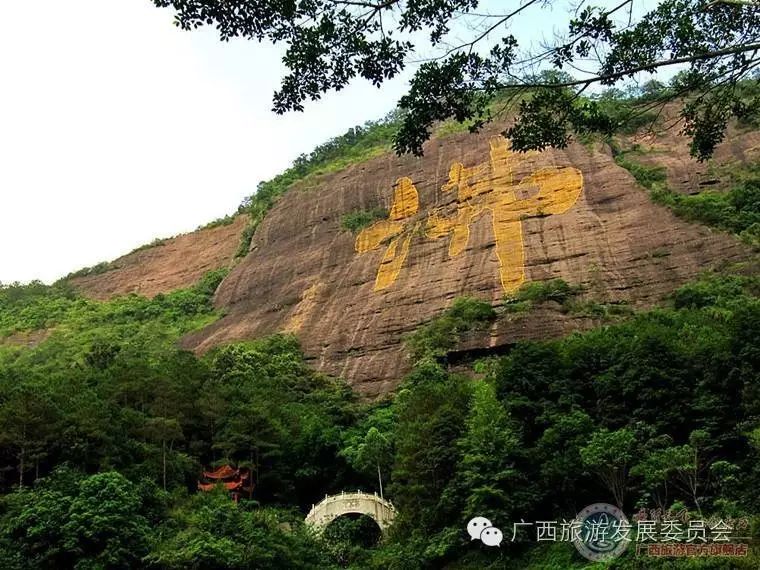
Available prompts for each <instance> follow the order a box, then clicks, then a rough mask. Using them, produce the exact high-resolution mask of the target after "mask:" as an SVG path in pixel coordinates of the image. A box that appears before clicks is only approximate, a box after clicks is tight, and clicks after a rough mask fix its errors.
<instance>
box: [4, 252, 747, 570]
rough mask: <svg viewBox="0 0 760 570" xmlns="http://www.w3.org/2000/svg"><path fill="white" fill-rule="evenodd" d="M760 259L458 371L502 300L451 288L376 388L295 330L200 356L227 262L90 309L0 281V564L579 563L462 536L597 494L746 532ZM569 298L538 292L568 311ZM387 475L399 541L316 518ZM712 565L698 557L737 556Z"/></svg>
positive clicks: (555, 548) (361, 522) (551, 512)
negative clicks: (327, 372)
mask: <svg viewBox="0 0 760 570" xmlns="http://www.w3.org/2000/svg"><path fill="white" fill-rule="evenodd" d="M753 274H754V271H752V268H751V267H746V266H740V267H735V268H733V270H732V271H726V272H723V273H719V274H718V273H716V274H710V275H706V276H705V277H704V278H703V279H700V280H699V281H696V282H694V283H691V284H688V285H686V286H684V287H682V288H680V289H678V290H677V291H676V292H675V293H674V295H673V296H672V298H671V300H670V301H669V306H668V307H665V308H661V309H656V310H651V311H648V312H640V313H637V314H635V315H633V316H631V317H630V318H629V319H627V320H625V321H624V322H621V323H618V324H611V325H608V326H603V327H600V328H598V329H594V330H592V331H589V332H586V333H576V334H573V335H571V336H569V337H566V338H564V339H560V340H555V341H547V342H525V343H520V344H518V345H516V346H515V347H514V348H513V350H512V351H511V352H510V353H509V354H507V355H506V356H501V357H489V358H485V359H481V360H478V361H475V362H473V363H471V365H470V369H471V373H467V374H462V373H456V372H453V371H452V369H451V367H450V366H449V364H448V363H447V361H446V353H447V350H448V349H449V348H451V346H453V345H454V344H456V341H457V338H458V337H459V336H460V335H461V334H463V333H465V332H466V331H468V330H470V329H472V328H477V327H478V326H481V325H482V324H483V323H485V322H487V321H489V320H490V319H493V318H494V308H493V307H491V305H490V304H486V303H483V302H482V301H478V300H476V299H471V298H461V299H458V300H456V301H455V302H454V303H453V304H452V306H451V308H450V309H448V310H447V311H446V312H445V313H444V314H443V315H441V316H440V317H439V318H437V319H435V320H434V321H432V322H430V323H428V324H427V325H425V326H423V327H422V328H420V329H419V330H418V331H417V333H415V334H414V335H412V336H411V337H410V338H409V339H408V340H407V342H408V343H409V347H410V353H411V354H413V355H414V357H415V359H416V365H415V367H414V369H413V371H412V372H411V373H410V374H409V375H408V377H407V378H406V379H405V380H404V382H403V384H402V386H401V387H400V388H399V389H398V390H397V391H396V393H395V395H394V396H393V397H391V398H389V399H388V400H387V401H381V402H374V403H365V402H361V401H359V400H358V399H357V398H356V396H354V395H353V393H352V392H351V390H350V389H349V388H348V387H347V386H346V385H345V384H344V383H342V382H341V381H339V380H337V379H334V378H328V377H325V376H322V375H320V374H317V373H315V372H313V371H312V370H311V369H310V368H309V367H308V366H307V365H306V364H305V362H304V358H303V355H302V354H301V352H300V350H299V347H298V344H297V342H296V340H295V339H294V338H293V337H290V336H284V335H278V336H273V337H269V338H264V339H260V340H257V341H252V342H249V343H239V344H233V345H229V346H225V347H223V348H217V349H215V350H212V351H211V352H209V353H208V354H205V355H204V356H202V357H196V356H195V355H193V354H191V353H187V352H183V351H182V350H179V349H178V348H176V340H177V339H178V338H179V336H180V335H181V334H183V333H184V332H186V331H188V330H191V329H193V328H195V327H198V326H201V325H202V324H205V323H208V322H210V321H211V320H213V319H214V318H216V316H217V315H216V314H215V312H214V311H213V309H212V307H211V303H210V298H211V295H212V293H213V291H214V289H215V287H216V284H217V283H218V281H219V279H220V278H221V277H222V275H223V273H222V272H215V273H210V274H208V275H207V276H206V277H204V279H203V280H202V281H201V282H200V283H199V284H198V285H197V286H195V287H194V288H192V289H188V290H182V291H176V292H173V293H170V294H166V295H159V296H157V297H155V298H154V299H152V300H148V299H145V298H142V297H139V296H136V295H131V296H126V297H120V298H116V299H113V300H111V301H108V302H98V301H92V300H88V299H84V298H82V297H80V296H79V295H78V294H77V293H76V292H75V291H74V290H73V289H72V288H71V287H70V286H69V285H67V282H65V281H62V282H59V283H57V284H54V285H52V286H46V285H42V284H39V283H32V284H30V285H23V286H22V285H10V286H4V287H2V289H0V338H2V339H3V340H2V341H1V342H0V383H1V386H2V389H0V458H1V459H0V461H1V462H2V467H3V469H2V472H1V476H2V479H1V480H0V481H1V483H2V489H3V496H2V501H1V503H0V505H1V510H0V558H1V559H2V567H3V568H126V567H138V566H139V567H151V568H273V567H281V568H285V567H288V568H293V567H300V568H310V567H313V568H328V567H356V568H367V567H373V568H422V567H440V566H443V565H446V564H449V565H451V567H476V566H477V567H488V565H491V566H492V567H504V566H505V565H512V566H513V567H515V568H526V567H534V568H548V567H562V568H566V567H568V568H569V567H584V565H583V563H582V562H581V560H582V559H581V558H580V557H578V556H577V555H576V554H574V549H573V547H572V545H568V544H567V543H563V544H552V545H549V546H545V545H541V547H536V545H535V543H534V542H532V541H531V540H529V539H527V538H524V539H523V540H521V541H516V542H514V543H512V542H509V541H508V542H505V543H504V544H503V545H502V548H501V549H495V550H498V552H495V550H484V549H483V548H478V547H477V545H475V544H470V543H469V542H468V541H467V540H466V539H467V536H466V533H464V532H463V529H464V527H465V524H466V522H467V520H469V518H470V517H472V516H474V515H482V516H488V517H491V518H492V519H493V520H495V521H499V523H500V524H501V525H502V526H503V527H504V528H511V524H512V522H513V521H517V520H520V519H525V520H543V519H549V520H559V519H561V518H562V517H565V518H568V519H569V518H572V517H573V516H574V515H575V513H576V512H577V510H578V509H579V508H582V507H583V506H584V505H586V504H588V503H591V502H595V501H598V500H606V501H609V502H611V503H618V504H621V505H622V506H624V508H625V510H626V511H627V512H633V511H634V510H635V509H637V508H640V507H651V508H655V507H662V508H677V509H678V508H684V507H685V508H688V509H690V510H694V511H698V512H700V513H703V514H704V515H705V516H707V515H708V514H709V515H720V516H723V517H734V518H736V517H739V516H747V517H749V518H750V520H752V521H753V527H752V529H751V532H752V533H754V534H757V533H758V532H759V530H758V523H760V518H758V517H757V515H756V513H758V512H760V494H758V493H757V489H758V487H759V486H760V461H759V460H760V385H758V383H757V380H758V377H760V343H759V340H758V339H760V298H759V294H760V279H758V278H757V277H753V276H752V275H753ZM534 289H535V286H534ZM557 290H560V291H562V290H563V288H562V287H559V288H558V287H556V286H554V287H553V288H552V294H549V295H545V296H544V297H541V296H538V297H537V296H536V295H535V294H533V295H531V294H529V293H530V292H528V295H527V296H528V297H531V298H532V299H533V302H539V303H540V302H544V303H557V299H558V297H557V293H556V291H557ZM560 300H561V299H560ZM513 302H514V300H507V302H506V304H505V306H504V307H497V309H496V310H497V311H501V310H508V309H507V307H508V306H509V305H510V304H512V303H513ZM18 331H26V333H25V335H26V336H24V338H25V339H27V340H28V339H29V338H31V335H33V334H34V333H36V334H37V335H38V336H37V340H36V341H35V342H36V343H37V344H36V346H32V347H30V346H19V342H18V338H19V334H20V333H19V332H18ZM14 339H16V342H14ZM27 344H33V343H27ZM460 368H461V366H460ZM227 461H230V462H233V463H234V464H237V465H247V466H250V467H252V468H253V470H254V474H255V480H256V483H257V487H256V491H255V493H254V497H253V499H252V500H247V499H243V500H241V501H240V503H238V504H235V503H234V502H232V501H231V500H230V499H229V497H228V496H227V494H226V493H224V492H221V491H220V492H215V493H197V492H196V482H197V479H198V476H199V473H200V471H201V469H202V467H203V466H213V465H218V464H221V463H224V462H227ZM378 467H379V469H380V471H381V473H382V475H383V478H384V484H385V485H384V486H385V492H386V495H387V496H389V497H390V498H391V499H392V500H393V502H394V504H395V505H396V507H397V508H398V511H399V519H397V522H396V524H395V525H394V526H393V528H392V533H391V535H390V536H389V537H388V538H387V540H385V541H381V542H379V543H378V542H377V540H376V539H377V530H376V528H374V527H373V525H372V524H367V519H363V518H357V519H350V518H341V519H338V521H336V522H335V523H333V524H332V525H330V527H328V531H327V532H325V533H324V535H322V536H317V535H314V534H312V533H311V532H309V530H308V529H307V528H306V527H305V526H304V524H303V522H302V521H303V516H304V513H305V512H306V511H307V510H308V509H309V507H310V506H311V504H313V503H314V502H315V501H318V500H319V499H320V498H321V497H322V496H324V495H325V494H326V493H333V492H339V491H341V490H343V489H357V488H361V489H365V490H370V491H372V490H378V481H377V470H378ZM608 472H614V473H616V474H617V475H618V477H616V478H615V480H616V481H617V482H619V484H615V485H609V483H610V478H609V477H604V476H603V475H604V474H605V473H608ZM692 475H693V477H694V479H693V482H694V484H693V485H685V484H683V483H684V481H692V479H690V477H692ZM367 545H369V547H366V546H367ZM641 560H642V559H641V558H636V557H633V556H629V557H625V556H624V557H623V558H621V559H620V560H618V561H616V562H615V563H613V564H612V567H614V568H643V567H644V566H641ZM721 560H722V559H720V558H717V559H712V561H703V562H702V565H700V566H696V567H699V568H729V567H737V566H729V565H728V564H729V562H726V561H725V560H723V561H721ZM730 564H740V565H741V564H743V566H741V567H746V568H756V567H757V564H758V560H757V559H756V558H750V559H744V560H742V561H740V562H738V563H737V562H730ZM647 567H648V568H649V567H652V562H651V560H650V561H648V562H647ZM663 567H665V566H663ZM668 567H671V566H668ZM690 567H695V566H690Z"/></svg>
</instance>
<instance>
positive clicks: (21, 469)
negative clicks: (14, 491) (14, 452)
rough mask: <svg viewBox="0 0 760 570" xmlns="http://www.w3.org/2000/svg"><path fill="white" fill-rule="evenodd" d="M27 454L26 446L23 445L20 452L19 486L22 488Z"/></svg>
mask: <svg viewBox="0 0 760 570" xmlns="http://www.w3.org/2000/svg"><path fill="white" fill-rule="evenodd" d="M25 456H26V449H24V446H23V445H22V446H21V451H20V452H19V456H18V488H19V489H22V488H23V487H24V467H25V465H24V457H25Z"/></svg>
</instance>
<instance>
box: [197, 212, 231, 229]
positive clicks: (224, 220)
mask: <svg viewBox="0 0 760 570" xmlns="http://www.w3.org/2000/svg"><path fill="white" fill-rule="evenodd" d="M235 218H237V214H229V215H228V216H223V217H221V218H217V219H215V220H214V221H211V222H209V223H207V224H204V225H202V226H198V229H197V230H196V231H200V230H211V229H213V228H220V227H222V226H230V225H232V224H233V223H234V222H235Z"/></svg>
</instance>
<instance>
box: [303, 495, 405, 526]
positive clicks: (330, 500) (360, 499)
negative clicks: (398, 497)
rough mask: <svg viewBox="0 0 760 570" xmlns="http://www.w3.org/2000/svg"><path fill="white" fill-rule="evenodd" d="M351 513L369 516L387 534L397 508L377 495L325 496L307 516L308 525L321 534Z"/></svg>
mask: <svg viewBox="0 0 760 570" xmlns="http://www.w3.org/2000/svg"><path fill="white" fill-rule="evenodd" d="M350 513H354V514H360V515H367V516H368V517H370V518H371V519H373V520H374V521H375V522H376V523H377V526H379V527H380V531H381V532H382V533H383V534H385V533H386V531H387V530H388V527H389V526H390V525H391V524H392V523H393V519H394V518H395V517H396V508H395V507H394V506H393V504H392V503H391V502H390V501H388V500H386V499H383V498H381V497H379V496H378V495H377V493H373V494H371V495H370V494H369V493H363V492H361V491H357V492H356V493H341V494H340V495H331V496H329V497H328V496H325V498H324V499H322V500H321V501H320V502H319V503H317V504H316V505H313V506H312V507H311V510H310V511H309V514H308V515H306V524H307V525H309V526H311V527H312V528H314V529H316V530H317V531H318V532H321V531H322V530H324V528H325V527H326V526H327V525H328V524H330V523H331V522H332V521H334V520H335V519H337V518H338V517H340V516H343V515H347V514H350Z"/></svg>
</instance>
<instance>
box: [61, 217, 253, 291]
mask: <svg viewBox="0 0 760 570" xmlns="http://www.w3.org/2000/svg"><path fill="white" fill-rule="evenodd" d="M247 223H248V220H247V217H246V216H238V217H237V218H235V220H234V222H233V223H231V224H228V225H226V226H217V227H213V228H207V229H201V230H197V231H195V232H191V233H187V234H183V235H180V236H177V237H173V238H169V239H167V240H165V241H164V242H163V243H162V244H161V245H156V246H154V247H148V248H145V249H140V250H137V251H134V252H132V253H129V254H127V255H124V256H122V257H120V258H118V259H116V260H115V261H113V262H112V265H113V266H114V269H110V270H109V271H106V272H105V273H100V274H98V275H88V276H86V277H77V278H74V279H72V283H73V284H74V285H75V286H76V287H77V288H78V289H79V290H81V291H82V292H83V294H85V295H87V296H89V297H92V298H94V299H101V300H103V299H110V298H111V297H115V296H117V295H125V294H127V293H137V294H140V295H144V296H146V297H155V296H156V295H158V294H159V293H167V292H169V291H173V290H175V289H181V288H183V287H190V286H192V285H194V284H195V283H197V282H198V280H199V279H200V278H201V276H203V274H204V273H205V272H206V271H210V270H213V269H219V268H220V267H227V266H228V265H229V264H230V263H231V262H232V259H233V256H234V255H235V252H236V251H237V249H238V246H239V244H240V234H241V233H242V231H243V229H244V228H245V226H246V225H247Z"/></svg>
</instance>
